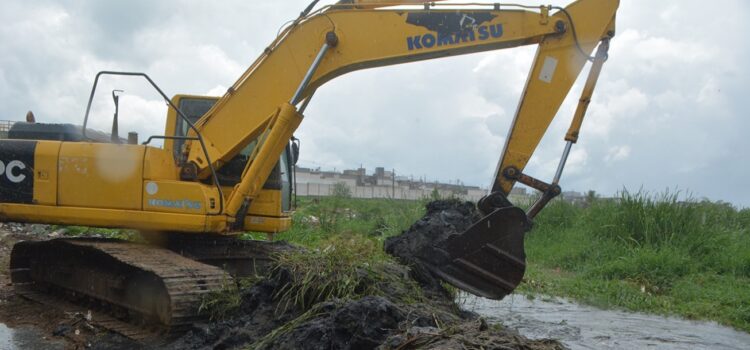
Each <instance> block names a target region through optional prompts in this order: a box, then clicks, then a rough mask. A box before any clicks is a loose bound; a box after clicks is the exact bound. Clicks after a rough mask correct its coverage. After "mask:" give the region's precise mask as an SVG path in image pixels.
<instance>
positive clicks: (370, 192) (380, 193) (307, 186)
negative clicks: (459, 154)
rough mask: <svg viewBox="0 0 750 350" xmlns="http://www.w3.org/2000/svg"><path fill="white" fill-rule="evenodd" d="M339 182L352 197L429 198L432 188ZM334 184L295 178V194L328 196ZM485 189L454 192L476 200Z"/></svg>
mask: <svg viewBox="0 0 750 350" xmlns="http://www.w3.org/2000/svg"><path fill="white" fill-rule="evenodd" d="M338 180H340V181H338V182H340V183H343V184H345V185H346V186H347V187H349V191H351V194H352V197H354V198H393V199H410V200H418V199H422V198H429V197H430V196H431V195H432V191H433V188H431V187H422V188H409V187H406V186H398V185H397V186H395V187H394V186H393V185H386V186H371V185H370V186H357V185H356V182H355V183H352V182H350V181H341V180H344V179H338ZM334 186H336V181H325V182H301V181H300V179H299V178H298V179H297V195H300V196H330V195H331V193H333V188H334ZM438 193H440V196H441V197H450V196H454V192H453V191H446V190H440V189H439V190H438ZM485 193H486V192H485V190H474V189H471V190H468V191H467V193H466V194H455V196H456V197H458V198H461V199H463V200H469V201H477V200H479V199H480V198H482V196H484V194H485Z"/></svg>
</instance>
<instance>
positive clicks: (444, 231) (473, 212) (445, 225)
mask: <svg viewBox="0 0 750 350" xmlns="http://www.w3.org/2000/svg"><path fill="white" fill-rule="evenodd" d="M426 209H427V213H426V214H425V215H424V216H423V217H422V218H421V219H419V220H418V221H417V222H415V223H414V224H413V225H412V226H411V227H410V228H409V229H408V230H406V231H404V232H402V233H401V234H400V235H398V236H393V237H389V238H388V239H386V241H385V244H384V248H385V251H386V252H387V253H388V254H390V255H392V256H394V257H396V258H397V259H398V260H399V261H400V262H401V263H402V264H404V265H406V266H409V268H410V269H411V271H412V277H413V278H414V279H415V280H417V281H418V282H419V283H420V284H422V286H423V287H424V288H425V289H426V290H427V291H431V292H437V293H439V292H441V291H444V289H443V288H442V287H441V284H440V280H439V279H437V278H436V277H435V276H434V275H433V274H432V273H431V272H430V271H429V269H428V268H427V265H426V264H425V262H424V261H429V262H431V263H433V264H435V265H442V264H443V263H444V262H443V261H440V259H441V257H442V256H443V255H442V254H441V253H440V250H439V248H440V247H441V245H444V244H445V243H446V242H447V241H448V240H449V239H450V238H451V237H452V236H454V235H458V234H460V233H462V232H464V231H466V229H468V228H469V227H470V226H471V225H472V224H473V223H475V222H477V221H479V219H481V214H480V213H479V211H478V210H477V208H476V206H475V205H474V204H473V203H471V202H461V201H458V200H438V201H433V202H430V203H428V204H427V208H426ZM436 247H437V248H438V249H435V248H436Z"/></svg>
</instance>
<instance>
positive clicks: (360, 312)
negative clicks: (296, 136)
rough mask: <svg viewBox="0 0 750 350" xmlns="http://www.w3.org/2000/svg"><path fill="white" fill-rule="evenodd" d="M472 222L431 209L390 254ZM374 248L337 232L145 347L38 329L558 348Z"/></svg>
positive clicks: (225, 341)
mask: <svg viewBox="0 0 750 350" xmlns="http://www.w3.org/2000/svg"><path fill="white" fill-rule="evenodd" d="M475 216H476V211H475V209H474V207H473V205H471V204H469V203H461V202H433V203H430V204H429V205H428V213H427V215H426V216H425V217H424V218H423V219H421V220H420V221H419V222H417V223H416V224H415V225H414V226H412V228H410V230H408V231H407V232H405V234H404V235H402V236H400V237H402V239H399V238H394V239H391V240H389V241H388V243H387V249H388V251H389V252H395V251H404V252H406V251H409V249H412V248H413V247H416V246H419V244H420V243H419V242H414V241H412V240H411V238H408V237H412V236H414V235H409V233H410V232H412V231H414V230H418V231H420V232H427V231H429V232H432V233H433V234H434V235H439V236H441V237H448V236H450V235H451V234H453V233H458V232H461V231H463V230H464V229H465V227H467V226H468V225H470V224H471V223H472V221H473V220H474V219H475ZM40 236H42V237H43V236H44V234H41V235H40ZM403 237H407V238H403ZM380 249H381V248H380V247H379V246H378V245H377V244H375V243H374V242H373V241H372V240H370V239H368V238H366V237H360V236H355V235H351V236H350V237H344V235H342V237H340V238H335V239H334V240H332V241H331V243H330V245H328V246H327V247H324V248H322V249H318V250H307V251H302V250H299V251H297V250H295V251H293V252H290V253H288V254H283V255H280V256H277V257H275V264H274V265H275V267H274V268H273V269H272V270H271V271H269V272H268V273H266V274H264V275H262V276H256V277H254V278H251V279H248V280H242V281H240V283H239V286H237V288H234V287H232V288H228V289H227V291H226V292H223V293H222V294H221V295H211V296H207V300H206V301H207V302H206V305H207V307H206V310H205V312H206V313H207V315H211V319H210V320H208V321H205V322H202V323H197V324H193V325H192V326H190V327H188V328H186V329H183V330H181V331H180V332H177V333H174V334H171V335H167V336H164V337H160V338H152V339H149V340H148V341H146V342H141V343H139V342H135V341H132V340H130V339H127V338H124V337H122V336H119V335H117V334H113V333H110V332H107V331H106V330H102V329H94V330H86V333H85V334H82V333H80V332H76V331H78V330H79V328H81V327H80V326H75V327H67V328H65V327H62V328H60V327H51V326H48V327H45V328H43V329H42V331H43V332H47V333H50V335H52V332H54V331H55V330H57V331H58V333H56V334H54V335H55V336H58V337H62V338H63V339H65V338H66V337H67V339H70V338H73V337H76V336H86V338H85V341H83V342H68V343H67V344H68V346H67V347H68V348H92V349H128V348H147V349H148V348H151V349H248V348H250V349H435V348H440V349H452V348H469V349H471V348H474V349H479V348H502V349H561V348H563V347H562V345H560V344H559V343H558V342H556V341H552V340H529V339H527V338H524V337H523V336H521V335H519V334H518V333H517V332H515V331H513V330H510V329H505V328H503V327H500V326H496V325H488V324H487V323H486V322H485V321H483V320H482V319H481V318H479V317H478V316H477V315H476V314H474V313H470V312H466V311H463V310H461V309H460V308H459V307H458V305H457V304H456V303H455V302H454V295H453V293H452V292H450V291H449V290H446V289H445V288H444V287H443V285H442V284H441V283H440V281H439V280H437V279H435V278H434V277H432V276H431V275H430V273H429V272H428V271H427V270H426V269H422V268H420V266H418V265H412V266H411V267H407V265H406V264H403V263H397V262H395V261H393V260H392V259H390V258H387V257H386V256H385V255H384V254H383V252H382V251H381V250H380ZM6 311H8V312H10V313H13V312H14V310H13V308H11V309H7V310H6ZM65 317H67V316H61V321H60V322H61V325H65V324H66V323H65V322H62V321H64V318H65ZM52 322H54V321H52ZM68 322H69V321H68ZM68 324H69V323H68ZM84 324H85V322H84ZM77 333H78V334H77Z"/></svg>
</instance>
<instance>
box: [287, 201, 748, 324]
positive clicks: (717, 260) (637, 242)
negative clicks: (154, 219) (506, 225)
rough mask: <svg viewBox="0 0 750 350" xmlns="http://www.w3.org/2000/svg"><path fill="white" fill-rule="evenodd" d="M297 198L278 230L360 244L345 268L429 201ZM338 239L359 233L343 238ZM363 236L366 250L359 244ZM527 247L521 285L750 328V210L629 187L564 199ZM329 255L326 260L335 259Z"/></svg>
mask: <svg viewBox="0 0 750 350" xmlns="http://www.w3.org/2000/svg"><path fill="white" fill-rule="evenodd" d="M299 203H300V205H299V209H298V211H297V212H296V213H295V218H294V219H295V224H294V227H293V228H292V229H291V230H290V231H288V232H285V233H283V234H280V235H279V238H280V239H286V240H289V241H291V242H294V243H297V244H300V245H303V246H307V247H312V248H313V249H318V250H320V251H325V249H326V247H327V246H329V245H331V244H332V243H331V242H332V240H334V243H333V244H334V245H341V244H349V246H348V247H347V246H346V245H344V246H340V247H339V248H337V249H338V250H337V253H336V254H339V253H341V250H344V251H346V250H347V249H352V250H351V251H352V252H356V253H354V254H351V255H348V256H346V257H344V261H348V260H347V259H353V260H351V261H348V262H347V263H346V264H344V265H345V266H348V265H349V264H351V266H357V262H358V261H360V260H359V259H361V258H360V257H371V258H365V260H367V259H374V260H375V261H379V260H382V259H383V253H382V250H381V247H382V242H383V240H384V239H385V238H386V237H389V236H391V235H394V234H398V233H400V232H401V231H402V230H404V229H406V228H408V227H409V226H410V225H411V224H412V223H413V222H414V221H415V220H417V219H418V218H420V217H421V216H422V215H423V214H424V204H425V202H424V201H422V202H418V201H394V200H387V199H351V198H342V197H332V198H331V197H329V198H320V199H315V198H300V200H299ZM337 237H348V238H346V239H350V240H354V241H353V242H349V243H342V242H335V240H336V239H337ZM346 239H344V241H346ZM352 244H353V245H354V246H355V247H352V246H351V245H352ZM362 244H364V245H365V246H366V247H367V249H366V250H365V251H362V250H359V251H358V250H357V249H360V248H357V247H356V246H358V245H362ZM526 250H527V261H528V270H527V275H526V278H525V279H524V282H523V283H522V285H521V286H520V287H519V291H520V292H522V293H525V294H530V295H534V294H544V295H551V296H562V297H568V298H571V299H573V300H576V301H579V302H583V303H587V304H592V305H595V306H600V307H605V308H622V309H626V310H631V311H642V312H648V313H655V314H663V315H677V316H682V317H686V318H690V319H701V320H714V321H717V322H719V323H721V324H725V325H729V326H732V327H735V328H737V329H740V330H743V331H750V288H747V286H750V209H743V210H739V209H737V208H734V207H733V206H731V205H729V204H727V203H722V202H709V201H700V200H694V199H691V198H690V197H689V196H687V195H684V194H681V193H679V192H664V193H660V194H649V193H644V192H638V193H629V192H627V191H624V192H622V193H621V194H620V195H619V196H618V197H617V198H615V199H613V200H604V199H593V200H591V199H590V200H589V201H587V202H586V203H585V204H584V205H577V206H576V205H573V204H569V203H567V202H563V201H559V200H558V201H553V202H552V203H551V204H550V205H549V206H548V207H547V208H546V209H545V210H544V211H543V212H542V213H541V214H540V215H539V216H538V217H537V219H536V220H535V225H534V229H533V230H532V231H531V232H530V233H529V234H528V235H527V238H526ZM344 255H346V254H344ZM329 258H330V257H329ZM310 259H323V261H324V262H325V263H332V262H331V261H328V262H326V260H325V259H326V258H325V257H320V256H318V257H314V258H310ZM370 261H371V260H370ZM300 262H304V266H310V265H311V264H312V261H305V259H300ZM325 263H322V264H320V265H318V266H320V268H324V267H325V266H330V265H326V264H325ZM308 272H309V273H311V274H314V273H315V270H314V269H311V270H310V271H308ZM304 278H310V276H307V277H303V279H302V280H304Z"/></svg>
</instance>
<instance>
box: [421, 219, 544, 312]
mask: <svg viewBox="0 0 750 350" xmlns="http://www.w3.org/2000/svg"><path fill="white" fill-rule="evenodd" d="M530 228H531V223H530V222H529V219H528V218H527V216H526V213H524V211H523V210H521V209H519V208H517V207H506V208H500V209H496V210H494V211H493V212H491V213H490V214H489V215H486V216H485V217H483V218H482V219H481V220H480V221H478V222H476V223H474V224H473V225H472V226H471V227H469V229H467V230H466V231H464V232H463V233H461V234H458V235H454V236H451V237H450V238H448V239H447V240H446V241H445V242H442V243H440V244H439V246H441V247H440V248H441V249H440V251H441V253H442V254H445V253H447V257H446V256H444V257H443V258H442V259H439V260H440V261H442V263H440V264H434V263H433V264H427V266H428V268H429V269H430V270H431V271H432V272H433V273H435V274H437V275H438V276H440V277H441V278H442V279H443V280H445V281H446V282H448V283H450V284H452V285H454V286H455V287H457V288H459V289H462V290H465V291H467V292H470V293H472V294H475V295H479V296H482V297H485V298H490V299H502V298H503V297H505V296H506V295H508V294H510V293H511V292H513V290H514V289H515V288H516V287H517V286H518V284H519V283H521V280H522V279H523V275H524V272H525V271H526V253H525V252H524V247H523V240H524V235H525V233H526V232H527V231H528V230H529V229H530ZM430 260H433V259H430ZM434 261H436V260H433V262H434Z"/></svg>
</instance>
